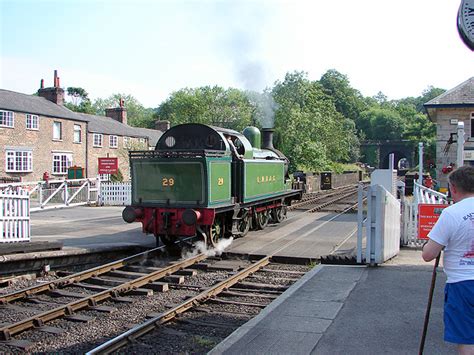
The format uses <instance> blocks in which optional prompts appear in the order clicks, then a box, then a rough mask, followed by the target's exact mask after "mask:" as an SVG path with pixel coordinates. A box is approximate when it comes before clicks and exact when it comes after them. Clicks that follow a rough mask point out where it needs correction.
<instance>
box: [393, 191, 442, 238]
mask: <svg viewBox="0 0 474 355" xmlns="http://www.w3.org/2000/svg"><path fill="white" fill-rule="evenodd" d="M401 202H402V225H401V228H402V235H401V244H402V245H403V246H414V247H419V246H421V245H423V243H424V242H426V240H424V239H418V205H419V204H420V203H425V204H449V203H450V202H449V201H448V197H447V195H445V194H442V193H440V192H438V191H434V190H432V189H429V188H427V187H425V186H423V185H420V184H418V183H417V182H414V188H413V196H410V197H405V196H403V197H402V201H401Z"/></svg>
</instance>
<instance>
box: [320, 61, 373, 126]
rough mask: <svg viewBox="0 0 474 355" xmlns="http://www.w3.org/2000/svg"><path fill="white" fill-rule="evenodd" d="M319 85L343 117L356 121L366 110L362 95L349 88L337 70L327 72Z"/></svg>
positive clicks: (342, 75)
mask: <svg viewBox="0 0 474 355" xmlns="http://www.w3.org/2000/svg"><path fill="white" fill-rule="evenodd" d="M319 83H320V84H321V85H322V87H323V90H324V92H325V93H326V94H328V95H329V96H330V97H331V98H332V100H333V102H334V105H335V107H336V110H337V111H338V112H339V113H341V114H342V115H343V116H344V117H346V118H350V119H351V120H356V119H357V117H358V116H359V115H360V113H361V112H362V111H364V110H366V109H367V103H366V102H365V100H364V98H363V96H362V94H361V93H360V92H359V91H358V90H356V89H354V88H352V87H351V86H350V83H349V79H348V77H347V76H346V75H344V74H341V73H339V72H338V71H337V70H334V69H331V70H328V71H327V72H326V73H325V74H324V75H323V76H322V77H321V79H320V80H319Z"/></svg>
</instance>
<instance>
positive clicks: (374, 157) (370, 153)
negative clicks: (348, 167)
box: [361, 146, 380, 166]
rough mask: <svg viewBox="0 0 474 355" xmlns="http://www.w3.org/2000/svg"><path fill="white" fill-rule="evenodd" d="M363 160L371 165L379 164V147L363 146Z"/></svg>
mask: <svg viewBox="0 0 474 355" xmlns="http://www.w3.org/2000/svg"><path fill="white" fill-rule="evenodd" d="M361 160H362V161H363V162H366V163H367V164H369V165H371V166H378V165H379V163H380V157H379V155H378V152H377V147H373V146H365V147H362V148H361Z"/></svg>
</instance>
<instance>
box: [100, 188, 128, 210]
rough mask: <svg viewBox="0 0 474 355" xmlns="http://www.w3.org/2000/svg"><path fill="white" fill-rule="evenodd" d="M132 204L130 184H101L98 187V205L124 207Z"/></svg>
mask: <svg viewBox="0 0 474 355" xmlns="http://www.w3.org/2000/svg"><path fill="white" fill-rule="evenodd" d="M131 203H132V184H131V183H130V182H103V183H102V184H101V185H100V204H101V205H107V206H124V205H130V204H131Z"/></svg>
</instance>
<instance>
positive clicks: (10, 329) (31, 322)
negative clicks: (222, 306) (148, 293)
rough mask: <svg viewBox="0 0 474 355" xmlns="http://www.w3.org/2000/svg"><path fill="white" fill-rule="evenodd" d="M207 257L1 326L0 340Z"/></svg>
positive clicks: (91, 305) (142, 284)
mask: <svg viewBox="0 0 474 355" xmlns="http://www.w3.org/2000/svg"><path fill="white" fill-rule="evenodd" d="M206 258H207V256H206V255H205V254H199V255H197V256H194V257H192V258H189V259H186V260H183V261H181V262H178V263H174V264H172V265H170V266H167V267H165V268H163V269H160V270H157V271H154V272H152V273H150V274H147V275H143V276H141V277H139V278H136V279H134V280H131V281H127V282H124V283H123V284H122V285H118V286H115V287H112V288H110V289H108V290H105V291H102V292H99V293H97V294H94V295H90V296H88V297H84V298H81V299H80V300H77V301H74V302H71V303H68V304H65V305H62V306H60V307H57V308H54V309H52V310H49V311H46V312H43V313H40V314H37V315H34V316H32V317H30V318H27V319H24V320H21V321H19V322H16V323H13V324H8V325H6V326H4V327H2V328H0V340H4V341H6V340H9V339H10V338H11V336H12V335H15V334H18V333H21V332H23V331H25V330H27V329H31V328H34V327H40V326H42V325H43V324H44V323H46V322H49V321H51V320H53V319H56V318H60V317H63V316H67V315H71V314H73V313H74V312H75V311H78V310H81V309H83V308H86V307H93V306H95V305H96V304H97V302H101V301H104V300H106V299H109V298H113V297H117V296H118V295H119V294H120V293H126V292H128V291H131V290H133V289H136V288H139V287H141V286H144V285H146V284H148V283H150V282H153V281H156V280H158V279H160V278H163V277H165V276H168V275H170V274H172V273H174V272H176V271H179V270H181V269H183V268H186V267H188V266H191V265H193V264H195V263H197V262H199V261H201V260H204V259H206Z"/></svg>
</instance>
